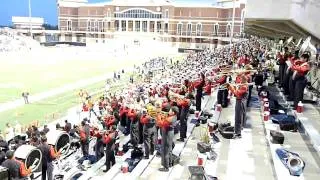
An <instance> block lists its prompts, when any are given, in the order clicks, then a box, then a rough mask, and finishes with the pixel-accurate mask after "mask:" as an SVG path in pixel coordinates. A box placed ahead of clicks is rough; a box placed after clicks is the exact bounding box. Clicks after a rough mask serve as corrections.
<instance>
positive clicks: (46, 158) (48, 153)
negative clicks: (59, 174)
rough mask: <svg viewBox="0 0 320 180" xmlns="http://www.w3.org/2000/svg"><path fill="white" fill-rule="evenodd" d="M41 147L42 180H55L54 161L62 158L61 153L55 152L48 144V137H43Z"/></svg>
mask: <svg viewBox="0 0 320 180" xmlns="http://www.w3.org/2000/svg"><path fill="white" fill-rule="evenodd" d="M41 142H42V143H41V145H40V146H39V149H40V151H41V153H42V180H46V177H47V176H48V180H53V176H52V172H53V164H52V161H53V160H54V159H56V158H58V157H59V156H60V151H59V152H55V150H54V149H53V147H52V146H50V145H48V144H47V137H45V136H42V137H41Z"/></svg>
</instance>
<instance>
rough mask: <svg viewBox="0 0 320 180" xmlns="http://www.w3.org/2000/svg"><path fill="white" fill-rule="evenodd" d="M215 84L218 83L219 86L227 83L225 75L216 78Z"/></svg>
mask: <svg viewBox="0 0 320 180" xmlns="http://www.w3.org/2000/svg"><path fill="white" fill-rule="evenodd" d="M215 81H216V83H219V84H220V85H222V84H225V83H226V82H227V76H226V75H222V76H220V77H218V78H217V79H215Z"/></svg>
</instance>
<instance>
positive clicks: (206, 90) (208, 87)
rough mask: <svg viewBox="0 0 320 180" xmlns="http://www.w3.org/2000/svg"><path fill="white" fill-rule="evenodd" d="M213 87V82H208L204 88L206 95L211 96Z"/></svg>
mask: <svg viewBox="0 0 320 180" xmlns="http://www.w3.org/2000/svg"><path fill="white" fill-rule="evenodd" d="M211 86H212V82H211V81H208V82H207V84H206V86H205V87H204V93H205V95H209V96H210V95H211Z"/></svg>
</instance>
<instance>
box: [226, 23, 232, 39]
mask: <svg viewBox="0 0 320 180" xmlns="http://www.w3.org/2000/svg"><path fill="white" fill-rule="evenodd" d="M226 35H227V36H230V35H231V24H230V23H228V24H227V29H226Z"/></svg>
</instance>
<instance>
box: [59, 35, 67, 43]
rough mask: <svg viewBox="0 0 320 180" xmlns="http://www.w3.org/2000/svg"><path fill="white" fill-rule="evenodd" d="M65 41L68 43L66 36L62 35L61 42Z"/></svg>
mask: <svg viewBox="0 0 320 180" xmlns="http://www.w3.org/2000/svg"><path fill="white" fill-rule="evenodd" d="M65 41H66V36H65V35H64V34H61V36H60V42H65Z"/></svg>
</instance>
